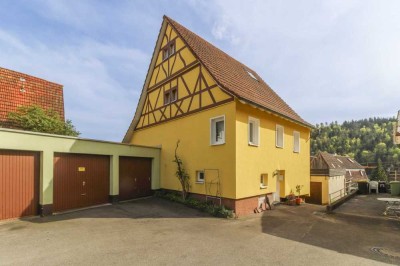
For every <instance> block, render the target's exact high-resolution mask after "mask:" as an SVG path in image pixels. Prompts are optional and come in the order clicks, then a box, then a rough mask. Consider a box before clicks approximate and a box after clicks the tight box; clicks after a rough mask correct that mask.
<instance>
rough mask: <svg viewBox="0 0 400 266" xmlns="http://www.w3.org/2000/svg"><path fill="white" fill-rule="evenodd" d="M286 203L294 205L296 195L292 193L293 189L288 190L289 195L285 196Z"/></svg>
mask: <svg viewBox="0 0 400 266" xmlns="http://www.w3.org/2000/svg"><path fill="white" fill-rule="evenodd" d="M286 203H287V204H288V205H294V204H295V203H296V196H295V195H294V193H293V190H290V193H289V195H287V196H286Z"/></svg>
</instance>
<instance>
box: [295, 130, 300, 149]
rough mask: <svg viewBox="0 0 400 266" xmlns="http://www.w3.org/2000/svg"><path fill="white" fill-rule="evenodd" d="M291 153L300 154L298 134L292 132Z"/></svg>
mask: <svg viewBox="0 0 400 266" xmlns="http://www.w3.org/2000/svg"><path fill="white" fill-rule="evenodd" d="M293 152H297V153H299V152H300V132H298V131H293Z"/></svg>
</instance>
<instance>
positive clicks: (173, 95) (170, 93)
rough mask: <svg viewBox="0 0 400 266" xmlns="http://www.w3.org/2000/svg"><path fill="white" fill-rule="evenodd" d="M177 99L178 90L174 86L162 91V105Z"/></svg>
mask: <svg viewBox="0 0 400 266" xmlns="http://www.w3.org/2000/svg"><path fill="white" fill-rule="evenodd" d="M177 99H178V91H177V88H176V87H175V88H172V89H170V90H167V91H166V92H164V105H167V104H170V103H173V102H176V100H177Z"/></svg>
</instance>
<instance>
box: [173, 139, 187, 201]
mask: <svg viewBox="0 0 400 266" xmlns="http://www.w3.org/2000/svg"><path fill="white" fill-rule="evenodd" d="M179 142H180V141H179V140H178V141H177V142H176V148H175V160H174V162H175V163H176V168H177V169H176V173H175V175H176V177H178V179H179V182H180V183H181V187H182V199H183V200H185V199H186V197H187V195H188V193H189V190H190V182H189V179H190V176H189V174H188V173H187V172H186V169H185V168H184V166H183V161H182V159H181V158H180V157H179V156H178V153H177V151H178V147H179Z"/></svg>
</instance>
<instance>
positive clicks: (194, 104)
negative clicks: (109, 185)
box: [135, 22, 233, 130]
mask: <svg viewBox="0 0 400 266" xmlns="http://www.w3.org/2000/svg"><path fill="white" fill-rule="evenodd" d="M165 23H166V25H165V26H164V27H163V28H164V29H165V30H162V32H161V34H160V36H159V42H160V43H161V44H160V46H159V48H158V49H157V51H156V53H155V59H156V60H155V64H154V67H153V68H152V69H151V70H150V72H151V73H149V75H148V77H149V79H150V80H149V82H148V86H146V87H145V88H144V90H146V97H145V100H144V104H143V107H142V110H141V114H140V117H139V118H138V122H137V124H136V126H135V130H137V129H142V128H145V127H148V126H152V125H156V124H158V123H162V122H166V121H168V120H171V119H174V118H178V117H182V116H184V115H188V114H192V113H194V112H198V111H201V110H204V109H207V108H210V107H214V106H216V105H218V104H222V103H225V102H227V101H232V100H233V97H232V96H231V95H229V94H228V93H226V92H224V91H223V90H221V88H219V86H218V85H217V83H216V82H215V80H214V79H213V78H212V77H211V75H210V74H209V72H208V71H207V70H206V68H205V67H204V66H203V65H202V63H201V62H200V61H199V59H198V58H197V57H196V56H195V55H194V54H193V53H192V51H191V49H190V47H188V45H187V44H186V43H185V41H184V40H183V39H182V38H181V37H180V36H179V35H178V34H177V32H176V31H175V30H174V28H173V27H172V26H171V25H170V24H169V23H168V22H165ZM143 96H144V95H142V97H143ZM138 111H139V110H138ZM137 115H138V114H137Z"/></svg>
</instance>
